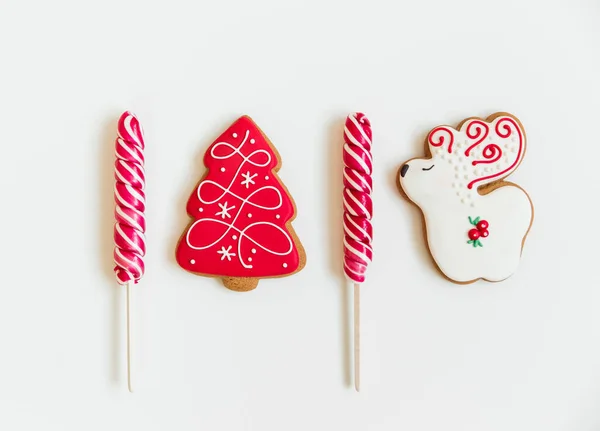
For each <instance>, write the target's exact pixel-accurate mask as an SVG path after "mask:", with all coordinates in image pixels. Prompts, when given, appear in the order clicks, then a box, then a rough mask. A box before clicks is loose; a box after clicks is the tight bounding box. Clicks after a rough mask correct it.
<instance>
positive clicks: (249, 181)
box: [242, 171, 258, 188]
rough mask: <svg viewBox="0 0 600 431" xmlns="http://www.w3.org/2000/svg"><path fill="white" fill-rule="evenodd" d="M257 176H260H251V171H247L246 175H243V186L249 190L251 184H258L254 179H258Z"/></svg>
mask: <svg viewBox="0 0 600 431" xmlns="http://www.w3.org/2000/svg"><path fill="white" fill-rule="evenodd" d="M257 175H258V174H252V175H250V171H247V172H246V173H245V174H242V177H244V181H242V185H243V186H246V188H248V187H249V185H250V184H256V183H255V182H254V177H256V176H257Z"/></svg>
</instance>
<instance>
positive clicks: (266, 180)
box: [176, 116, 306, 292]
mask: <svg viewBox="0 0 600 431" xmlns="http://www.w3.org/2000/svg"><path fill="white" fill-rule="evenodd" d="M204 165H205V166H206V168H207V173H206V175H205V177H204V178H203V179H202V180H201V181H200V183H199V184H198V187H197V188H196V190H194V192H193V193H192V195H191V196H190V198H189V200H188V203H187V213H188V214H189V216H190V217H192V219H193V222H192V223H191V224H190V226H189V227H188V228H187V230H186V231H185V232H184V234H183V236H182V237H181V239H180V241H179V244H178V246H177V252H176V257H177V262H178V263H179V265H180V266H181V267H182V268H183V269H185V270H187V271H190V272H192V273H195V274H197V275H202V276H206V277H219V278H221V279H222V280H223V284H224V285H225V286H226V287H227V288H229V289H231V290H235V291H241V292H243V291H248V290H252V289H254V288H255V287H256V286H257V285H258V282H259V280H260V279H261V278H271V277H284V276H288V275H291V274H294V273H296V272H298V271H300V270H301V269H302V268H303V267H304V264H305V262H306V256H305V253H304V249H303V247H302V244H301V243H300V240H299V239H298V237H297V235H296V233H295V231H294V229H293V227H292V224H291V223H292V220H293V219H294V217H295V215H296V207H295V204H294V201H293V200H292V197H291V196H290V194H289V192H288V190H287V189H286V187H285V186H284V185H283V183H282V182H281V180H280V179H279V177H278V176H277V171H278V170H279V168H280V167H281V160H280V158H279V154H278V153H277V150H275V147H273V145H272V144H271V142H270V141H269V139H268V138H267V137H266V136H265V134H264V133H263V132H262V131H261V130H260V129H259V128H258V126H257V125H256V124H255V123H254V122H253V121H252V119H251V118H250V117H248V116H243V117H241V118H239V119H238V120H237V121H236V122H235V123H233V124H232V125H231V126H230V127H229V128H228V129H227V130H226V131H225V132H224V133H223V134H222V135H221V136H219V137H218V138H217V139H216V140H215V141H214V142H213V143H212V145H211V146H210V147H209V148H208V150H207V151H206V153H205V155H204Z"/></svg>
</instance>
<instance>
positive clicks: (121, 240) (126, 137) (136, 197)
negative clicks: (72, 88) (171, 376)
mask: <svg viewBox="0 0 600 431" xmlns="http://www.w3.org/2000/svg"><path fill="white" fill-rule="evenodd" d="M118 133H119V137H118V138H117V140H116V142H115V147H116V148H115V153H116V156H117V160H116V161H115V180H116V182H115V203H116V206H115V219H116V223H115V231H114V240H115V251H114V259H115V264H116V266H115V274H116V276H117V282H118V283H119V284H126V285H127V383H128V387H129V391H131V390H132V389H131V354H130V353H131V350H130V344H131V343H130V324H129V321H130V319H129V315H130V285H131V284H137V283H138V282H139V281H140V278H142V276H143V275H144V269H145V267H144V255H145V254H146V240H145V237H144V232H145V231H146V218H145V216H144V211H145V209H146V197H145V194H144V186H145V175H144V136H143V132H142V127H141V126H140V123H139V121H138V119H137V118H136V117H135V115H133V114H132V113H130V112H125V113H123V115H121V118H119V125H118Z"/></svg>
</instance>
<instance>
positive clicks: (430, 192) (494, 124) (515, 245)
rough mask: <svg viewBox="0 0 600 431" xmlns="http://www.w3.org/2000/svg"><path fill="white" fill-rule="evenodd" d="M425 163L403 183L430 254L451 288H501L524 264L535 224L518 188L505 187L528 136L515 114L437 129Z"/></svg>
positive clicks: (405, 169) (406, 171) (408, 171)
mask: <svg viewBox="0 0 600 431" xmlns="http://www.w3.org/2000/svg"><path fill="white" fill-rule="evenodd" d="M425 147H426V157H425V158H415V159H411V160H409V161H407V162H406V163H404V164H403V165H402V166H401V167H400V171H399V175H398V179H399V185H400V188H401V190H402V191H403V192H404V194H405V195H406V197H407V198H408V199H409V200H410V201H412V202H413V203H414V204H415V205H417V206H418V207H419V208H420V209H421V211H422V213H423V219H424V225H425V233H426V238H427V244H428V246H429V250H430V252H431V255H432V257H433V260H434V261H435V263H436V265H437V266H438V268H439V269H440V271H441V272H442V273H443V274H444V275H445V276H446V277H447V278H448V279H450V280H451V281H454V282H457V283H471V282H474V281H476V280H478V279H484V280H487V281H502V280H504V279H506V278H508V277H510V276H511V275H512V274H513V273H514V272H515V270H516V269H517V266H518V264H519V261H520V258H521V253H522V249H523V246H524V244H525V238H526V236H527V233H528V232H529V229H530V227H531V224H532V222H533V204H532V202H531V199H530V198H529V196H528V195H527V193H526V192H525V190H523V189H522V188H521V187H519V186H518V185H516V184H513V183H509V182H506V181H504V178H506V177H508V176H509V175H510V174H511V173H513V172H514V171H515V170H516V169H517V168H518V166H519V164H520V163H521V161H522V160H523V157H524V155H525V148H526V138H525V131H524V129H523V126H522V124H521V122H520V121H519V120H518V119H517V118H516V117H514V116H513V115H511V114H507V113H503V112H500V113H496V114H493V115H491V116H490V117H488V118H487V119H486V120H482V119H479V118H468V119H466V120H464V121H463V122H462V123H460V124H459V126H458V127H457V128H456V129H455V128H452V127H449V126H439V127H435V128H434V129H433V130H431V132H430V133H429V135H428V136H427V139H426V142H425Z"/></svg>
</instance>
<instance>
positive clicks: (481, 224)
mask: <svg viewBox="0 0 600 431" xmlns="http://www.w3.org/2000/svg"><path fill="white" fill-rule="evenodd" d="M489 226H490V224H489V223H488V222H487V221H486V220H481V221H480V222H479V223H477V230H478V231H480V232H481V231H484V230H486V229H487V228H488V227H489Z"/></svg>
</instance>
